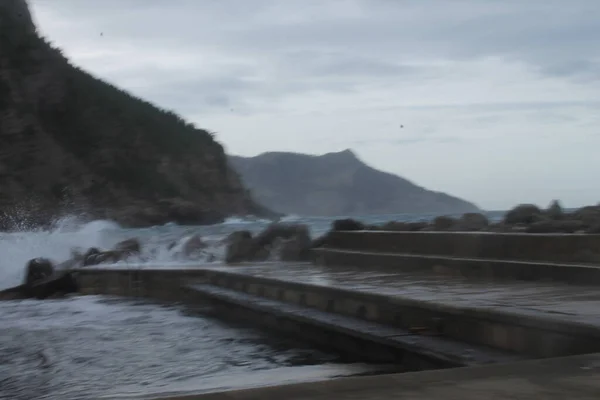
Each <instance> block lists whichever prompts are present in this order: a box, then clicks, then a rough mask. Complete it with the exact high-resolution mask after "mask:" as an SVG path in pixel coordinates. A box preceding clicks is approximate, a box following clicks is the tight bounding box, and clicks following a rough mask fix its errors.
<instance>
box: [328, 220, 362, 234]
mask: <svg viewBox="0 0 600 400" xmlns="http://www.w3.org/2000/svg"><path fill="white" fill-rule="evenodd" d="M364 229H365V224H363V223H362V222H359V221H356V220H354V219H351V218H346V219H337V220H335V221H333V223H332V224H331V230H332V231H362V230H364Z"/></svg>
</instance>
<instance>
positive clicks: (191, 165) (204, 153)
mask: <svg viewBox="0 0 600 400" xmlns="http://www.w3.org/2000/svg"><path fill="white" fill-rule="evenodd" d="M0 140H1V145H0V213H4V216H5V217H6V216H7V215H11V214H12V212H13V211H14V209H15V208H17V209H20V210H22V211H23V212H26V213H29V214H30V215H31V216H32V217H33V219H34V221H32V222H34V223H40V224H44V223H47V222H48V221H49V220H51V219H52V218H53V217H55V216H56V215H57V213H60V212H71V211H72V208H73V207H78V208H80V209H81V210H82V211H85V212H86V213H88V214H89V215H90V217H94V218H111V219H115V220H117V221H119V222H121V223H124V224H126V225H130V226H144V225H149V224H157V223H165V222H167V221H176V222H179V223H192V224H196V223H212V222H216V221H219V220H221V219H222V218H223V217H224V216H227V215H232V214H256V215H264V214H265V213H266V210H264V209H263V208H262V207H260V206H259V205H257V204H256V203H255V202H254V201H253V200H252V199H251V197H250V195H249V193H248V192H247V190H246V189H245V188H244V186H243V185H242V183H241V182H240V179H239V177H238V175H237V174H236V173H235V172H234V171H232V170H231V169H230V168H229V166H228V163H227V157H226V155H225V153H224V151H223V148H222V146H221V145H220V144H219V143H217V142H216V141H215V140H214V138H213V137H212V135H211V134H210V133H208V132H207V131H204V130H201V129H197V128H196V127H194V126H193V125H191V124H189V123H186V122H185V121H183V120H182V119H181V118H179V117H178V116H177V115H175V114H173V113H171V112H168V111H165V110H161V109H159V108H157V107H155V106H153V105H152V104H149V103H147V102H145V101H143V100H141V99H138V98H135V97H133V96H131V95H129V94H128V93H126V92H124V91H122V90H120V89H118V88H116V87H113V86H111V85H110V84H108V83H106V82H103V81H101V80H99V79H96V78H94V77H93V76H91V75H90V74H88V73H86V72H85V71H82V70H81V69H79V68H77V67H75V66H73V65H71V64H70V63H69V61H68V60H67V59H66V58H65V57H64V56H63V55H62V54H61V52H60V50H58V49H55V48H52V47H51V46H50V45H49V44H48V43H47V42H46V41H44V40H43V39H42V38H40V37H39V35H38V34H37V32H36V28H35V25H34V23H33V21H32V18H31V15H30V13H29V10H28V7H27V4H26V2H25V0H1V1H0ZM3 225H4V226H3ZM9 225H10V218H8V219H7V218H3V219H1V220H0V229H8V228H10V226H9Z"/></svg>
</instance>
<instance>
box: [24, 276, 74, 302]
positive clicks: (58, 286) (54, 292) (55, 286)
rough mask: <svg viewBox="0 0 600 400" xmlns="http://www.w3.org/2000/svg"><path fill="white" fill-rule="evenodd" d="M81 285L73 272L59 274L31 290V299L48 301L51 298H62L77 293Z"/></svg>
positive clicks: (36, 284) (39, 283) (37, 284)
mask: <svg viewBox="0 0 600 400" xmlns="http://www.w3.org/2000/svg"><path fill="white" fill-rule="evenodd" d="M78 290H79V285H78V284H77V281H76V280H75V278H74V276H73V273H72V272H71V271H61V272H57V273H55V274H53V275H51V276H49V277H48V278H46V279H44V280H42V281H40V282H36V283H35V284H34V285H33V286H32V287H31V288H30V292H29V293H30V295H31V297H35V298H36V299H46V298H49V297H60V296H64V295H66V294H69V293H76V292H77V291H78Z"/></svg>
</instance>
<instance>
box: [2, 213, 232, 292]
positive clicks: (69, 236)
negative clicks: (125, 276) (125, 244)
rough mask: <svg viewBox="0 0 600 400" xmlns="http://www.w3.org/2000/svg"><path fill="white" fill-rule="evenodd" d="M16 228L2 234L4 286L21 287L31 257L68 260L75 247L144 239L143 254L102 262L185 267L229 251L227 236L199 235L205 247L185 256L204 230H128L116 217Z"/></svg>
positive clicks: (218, 258) (172, 226) (214, 259)
mask: <svg viewBox="0 0 600 400" xmlns="http://www.w3.org/2000/svg"><path fill="white" fill-rule="evenodd" d="M231 223H232V222H231V221H230V222H229V224H231ZM16 226H22V227H23V229H22V231H20V232H14V233H0V290H2V289H6V288H9V287H12V286H16V285H19V284H20V283H21V282H22V280H23V273H24V267H25V265H26V264H27V262H28V261H29V260H31V259H32V258H36V257H45V258H49V259H50V260H52V261H53V262H54V263H61V262H63V261H66V260H68V259H70V258H71V257H72V252H73V251H74V250H78V251H80V252H85V251H86V250H88V249H89V248H91V247H96V248H99V249H101V250H108V249H111V248H113V247H114V245H115V244H116V243H117V242H119V241H121V240H124V239H128V238H133V237H135V238H138V239H139V240H140V241H141V244H142V253H141V255H140V257H135V258H131V259H129V260H128V261H127V262H120V263H117V264H110V265H104V266H106V267H111V268H112V267H136V268H142V267H144V268H151V267H154V268H156V267H157V266H160V268H169V267H173V268H180V267H181V266H182V265H198V264H199V263H203V264H205V263H207V262H210V263H215V262H216V263H218V262H220V261H221V260H222V259H223V255H224V251H225V248H224V245H223V243H222V238H223V235H214V234H213V235H206V234H202V233H200V236H201V237H202V240H203V242H205V243H206V244H207V245H208V247H207V249H206V250H205V251H204V252H203V253H201V254H199V255H198V256H197V257H196V258H195V259H193V260H186V259H185V257H183V255H182V252H181V250H182V247H183V245H184V244H185V241H186V240H189V238H190V237H191V236H192V235H194V234H199V231H200V230H201V228H199V227H182V226H179V225H176V224H167V225H164V226H158V227H153V228H146V229H136V230H127V229H122V228H121V227H120V226H119V224H117V223H115V222H113V221H106V220H96V221H91V222H83V221H82V220H81V218H79V217H77V216H66V217H64V218H61V219H58V220H57V221H55V222H54V223H53V224H52V228H51V229H49V230H46V231H44V230H27V224H20V225H16ZM232 230H235V227H234V226H231V227H230V229H228V230H227V231H232ZM225 233H226V232H224V234H225ZM173 243H175V245H174V246H173ZM99 267H102V266H99Z"/></svg>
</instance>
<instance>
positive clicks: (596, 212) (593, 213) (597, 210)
mask: <svg viewBox="0 0 600 400" xmlns="http://www.w3.org/2000/svg"><path fill="white" fill-rule="evenodd" d="M565 218H568V219H571V220H575V221H581V222H582V223H583V224H584V225H585V226H586V227H587V228H588V229H589V228H592V227H594V226H596V225H600V206H586V207H582V208H580V209H578V210H575V211H574V212H572V213H571V214H568V215H567V216H565Z"/></svg>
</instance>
